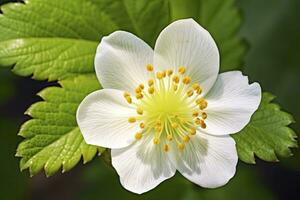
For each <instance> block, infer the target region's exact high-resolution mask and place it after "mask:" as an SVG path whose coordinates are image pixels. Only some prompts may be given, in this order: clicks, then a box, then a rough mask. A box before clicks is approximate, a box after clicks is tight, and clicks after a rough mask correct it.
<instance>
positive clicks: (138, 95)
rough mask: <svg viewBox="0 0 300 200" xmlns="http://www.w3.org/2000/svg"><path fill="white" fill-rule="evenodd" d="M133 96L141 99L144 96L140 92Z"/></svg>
mask: <svg viewBox="0 0 300 200" xmlns="http://www.w3.org/2000/svg"><path fill="white" fill-rule="evenodd" d="M135 97H136V98H137V99H142V98H143V97H144V95H143V94H142V93H136V95H135Z"/></svg>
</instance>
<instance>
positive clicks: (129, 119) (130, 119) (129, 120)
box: [128, 117, 136, 123]
mask: <svg viewBox="0 0 300 200" xmlns="http://www.w3.org/2000/svg"><path fill="white" fill-rule="evenodd" d="M128 122H129V123H134V122H136V118H135V117H129V118H128Z"/></svg>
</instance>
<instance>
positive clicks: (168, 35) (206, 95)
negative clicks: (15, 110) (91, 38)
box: [77, 19, 261, 193]
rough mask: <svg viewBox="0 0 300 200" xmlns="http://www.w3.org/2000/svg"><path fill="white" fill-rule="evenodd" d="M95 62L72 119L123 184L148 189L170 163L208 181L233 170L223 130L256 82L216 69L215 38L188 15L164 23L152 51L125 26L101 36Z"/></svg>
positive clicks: (223, 178) (246, 111) (245, 112)
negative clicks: (102, 150) (92, 82)
mask: <svg viewBox="0 0 300 200" xmlns="http://www.w3.org/2000/svg"><path fill="white" fill-rule="evenodd" d="M232 51H234V49H232ZM95 69H96V73H97V77H98V79H99V81H100V83H101V84H102V86H103V88H104V89H102V90H99V91H96V92H93V93H91V94H90V95H88V96H87V97H86V98H85V99H84V100H83V101H82V103H81V104H80V106H79V108H78V110H77V122H78V124H79V127H80V130H81V132H82V134H83V137H84V139H85V141H86V142H87V143H88V144H92V145H97V146H101V147H107V148H110V149H111V157H112V165H113V167H114V168H115V169H116V171H117V173H118V174H119V176H120V181H121V184H122V185H123V186H124V187H125V188H126V189H127V190H129V191H132V192H135V193H144V192H147V191H149V190H151V189H153V188H154V187H156V186H157V185H158V184H160V183H161V182H162V181H164V180H166V179H168V178H170V177H172V176H173V175H174V174H175V172H176V170H178V171H179V172H180V173H181V174H182V175H183V176H184V177H186V178H187V179H189V180H190V181H192V182H194V183H196V184H198V185H200V186H203V187H207V188H215V187H219V186H222V185H224V184H226V183H227V182H228V181H229V179H231V178H232V177H233V176H234V174H235V169H236V165H237V161H238V157H237V152H236V147H235V142H234V140H233V139H232V138H231V137H230V136H229V134H233V133H236V132H238V131H240V130H241V129H242V128H243V127H245V125H246V124H247V123H248V122H249V120H250V118H251V115H252V114H253V113H254V111H255V110H256V109H257V108H258V105H259V103H260V100H261V89H260V86H259V84H258V83H253V84H251V85H250V84H249V83H248V78H247V77H246V76H243V75H242V74H241V72H239V71H232V72H225V73H221V74H219V75H218V71H219V52H218V49H217V46H216V44H215V42H214V40H213V38H212V37H211V35H210V34H209V33H208V32H207V31H206V30H205V29H203V28H202V27H201V26H200V25H199V24H197V23H196V22H195V21H194V20H192V19H185V20H178V21H176V22H173V23H172V24H170V25H169V26H168V27H166V28H165V29H164V30H163V31H162V32H161V33H160V35H159V37H158V39H157V41H156V44H155V48H154V51H153V50H152V49H151V47H150V46H148V45H147V44H146V43H145V42H143V41H142V40H141V39H139V38H138V37H136V36H135V35H133V34H131V33H128V32H125V31H116V32H114V33H112V34H110V35H109V36H107V37H103V38H102V41H101V43H100V44H99V46H98V49H97V54H96V58H95Z"/></svg>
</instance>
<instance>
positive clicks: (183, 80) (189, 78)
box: [182, 76, 192, 84]
mask: <svg viewBox="0 0 300 200" xmlns="http://www.w3.org/2000/svg"><path fill="white" fill-rule="evenodd" d="M191 80H192V79H191V77H189V76H185V77H184V78H183V79H182V82H183V83H184V84H189V83H190V82H191Z"/></svg>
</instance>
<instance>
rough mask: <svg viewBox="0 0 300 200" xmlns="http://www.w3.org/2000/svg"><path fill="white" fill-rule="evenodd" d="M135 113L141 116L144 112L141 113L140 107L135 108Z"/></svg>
mask: <svg viewBox="0 0 300 200" xmlns="http://www.w3.org/2000/svg"><path fill="white" fill-rule="evenodd" d="M136 112H137V114H139V115H142V114H143V112H144V111H143V108H142V107H137V108H136Z"/></svg>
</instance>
